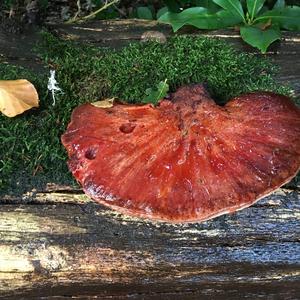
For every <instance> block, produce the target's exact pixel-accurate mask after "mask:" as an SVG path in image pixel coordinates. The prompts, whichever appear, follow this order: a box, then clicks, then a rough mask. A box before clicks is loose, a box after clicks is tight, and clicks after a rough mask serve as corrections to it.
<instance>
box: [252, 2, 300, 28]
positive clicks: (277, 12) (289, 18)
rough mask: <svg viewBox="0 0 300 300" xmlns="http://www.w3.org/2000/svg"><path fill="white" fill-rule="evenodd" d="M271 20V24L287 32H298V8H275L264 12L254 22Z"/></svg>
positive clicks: (299, 25) (299, 22) (299, 11)
mask: <svg viewBox="0 0 300 300" xmlns="http://www.w3.org/2000/svg"><path fill="white" fill-rule="evenodd" d="M269 19H271V21H272V24H278V25H279V27H281V28H284V29H287V30H300V7H299V6H286V7H283V8H275V9H272V10H269V11H267V12H265V13H264V14H262V15H260V16H259V17H257V18H256V21H267V20H269Z"/></svg>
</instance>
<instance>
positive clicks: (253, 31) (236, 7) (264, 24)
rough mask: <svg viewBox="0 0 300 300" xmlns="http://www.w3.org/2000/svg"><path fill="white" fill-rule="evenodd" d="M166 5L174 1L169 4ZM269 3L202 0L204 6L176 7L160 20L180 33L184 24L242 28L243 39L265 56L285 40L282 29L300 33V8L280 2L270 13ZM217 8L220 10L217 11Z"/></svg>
mask: <svg viewBox="0 0 300 300" xmlns="http://www.w3.org/2000/svg"><path fill="white" fill-rule="evenodd" d="M165 2H166V4H168V2H170V1H165ZM265 2H266V0H246V1H239V0H212V1H198V3H199V4H201V6H197V7H190V8H187V9H184V10H183V11H181V12H174V7H173V6H174V5H173V6H172V7H170V8H169V7H168V11H167V12H166V13H164V14H163V15H161V16H160V17H159V21H161V22H164V23H168V24H171V25H172V28H173V31H177V30H178V29H180V28H181V27H183V26H184V25H192V26H195V27H197V28H199V29H220V28H226V27H230V26H236V25H239V27H240V34H241V37H242V39H243V40H244V41H245V42H246V43H248V44H250V45H251V46H253V47H256V48H258V49H259V50H260V51H261V52H262V53H265V52H266V51H267V49H268V47H269V46H270V44H272V43H273V42H274V41H276V40H279V39H280V37H281V32H280V29H286V30H300V7H299V6H287V5H286V4H285V1H284V0H277V1H276V3H275V4H274V6H273V8H272V9H271V10H269V9H268V8H267V7H266V6H265ZM216 5H217V7H218V8H216Z"/></svg>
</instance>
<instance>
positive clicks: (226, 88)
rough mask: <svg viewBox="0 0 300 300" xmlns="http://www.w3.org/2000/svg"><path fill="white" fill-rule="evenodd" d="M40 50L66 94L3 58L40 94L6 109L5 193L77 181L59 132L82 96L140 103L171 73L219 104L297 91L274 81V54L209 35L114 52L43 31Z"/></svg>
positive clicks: (1, 184)
mask: <svg viewBox="0 0 300 300" xmlns="http://www.w3.org/2000/svg"><path fill="white" fill-rule="evenodd" d="M36 51H37V52H38V53H39V55H40V56H41V57H42V58H43V60H44V61H45V64H46V65H47V66H49V69H50V68H54V69H55V70H56V74H57V76H56V79H57V81H58V83H59V86H60V88H61V89H62V90H63V93H60V94H57V96H56V104H55V105H54V106H53V105H52V98H51V95H50V93H49V92H48V91H47V82H48V77H47V76H46V75H39V74H33V73H31V72H29V71H28V70H25V69H22V68H20V67H14V66H12V65H8V64H4V63H1V64H0V79H17V78H26V79H28V80H30V81H31V82H32V83H33V84H34V85H35V86H36V87H37V89H38V92H39V95H40V108H38V109H34V110H30V111H28V112H26V113H24V114H23V115H20V116H17V117H15V118H11V119H10V118H7V117H5V116H3V115H1V116H0V145H1V149H0V173H1V176H0V190H1V192H4V193H9V192H14V193H16V192H22V191H24V190H25V189H26V188H28V187H30V186H31V187H32V186H36V187H38V186H40V185H42V184H44V183H46V182H56V183H61V184H75V183H74V181H73V179H72V177H71V175H70V173H69V172H68V170H67V166H66V160H67V156H66V153H65V151H64V148H63V146H62V145H61V143H60V136H61V134H62V133H63V132H64V130H65V128H66V126H67V124H68V122H69V120H70V115H71V112H72V110H73V108H74V107H76V106H77V105H79V104H81V103H85V102H94V101H97V100H100V99H101V98H106V97H117V98H120V99H122V100H125V101H127V102H137V103H138V102H141V101H142V99H143V98H144V97H145V91H146V89H147V88H151V87H155V86H156V85H157V84H158V83H159V82H160V81H164V80H165V79H167V80H168V84H169V85H170V91H174V90H175V89H176V88H177V87H178V86H180V85H183V84H187V83H197V82H205V83H206V84H207V86H208V89H209V91H210V93H211V94H212V95H213V96H214V97H215V98H216V99H217V100H218V101H219V103H220V104H222V103H225V102H226V101H227V100H228V99H230V98H231V97H233V96H236V95H238V94H240V93H243V92H248V91H254V90H270V91H275V92H279V93H282V94H290V92H291V90H290V89H289V88H288V87H285V86H281V85H280V84H278V83H277V82H276V81H275V80H274V76H275V74H276V72H277V69H276V67H275V66H273V65H272V64H271V63H270V62H269V61H268V60H266V59H263V58H261V57H255V56H254V55H251V54H245V53H239V52H237V51H236V50H234V49H233V48H232V47H231V46H229V45H228V44H226V43H225V42H222V41H219V40H215V39H209V38H201V37H174V38H171V39H169V40H168V42H167V43H165V44H159V43H156V42H147V43H135V44H132V45H129V46H127V47H126V48H123V49H121V50H119V51H114V50H108V49H99V48H93V47H91V46H87V45H78V44H74V43H71V42H64V41H61V40H58V39H56V38H55V37H53V36H52V35H50V34H48V33H44V34H43V43H42V44H40V45H39V47H38V48H37V49H36Z"/></svg>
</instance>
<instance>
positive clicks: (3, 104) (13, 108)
mask: <svg viewBox="0 0 300 300" xmlns="http://www.w3.org/2000/svg"><path fill="white" fill-rule="evenodd" d="M38 106H39V97H38V93H37V91H36V89H35V87H34V86H33V84H32V83H30V82H29V81H28V80H26V79H19V80H0V111H1V112H2V113H3V114H4V115H6V116H7V117H14V116H16V115H19V114H21V113H23V112H24V111H25V110H28V109H30V108H32V107H38Z"/></svg>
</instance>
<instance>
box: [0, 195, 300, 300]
mask: <svg viewBox="0 0 300 300" xmlns="http://www.w3.org/2000/svg"><path fill="white" fill-rule="evenodd" d="M48 194H51V193H48ZM64 194H65V198H66V199H67V200H64ZM37 196H38V195H37ZM77 197H78V198H80V199H81V201H80V202H78V201H77V200H78V199H77V198H76V197H75V198H70V197H69V195H68V194H67V193H60V194H58V193H56V194H55V193H54V194H53V195H51V197H49V198H47V199H46V201H45V198H44V197H42V199H43V200H42V201H40V200H39V197H37V198H36V199H35V200H34V199H33V202H32V203H31V204H30V205H28V204H27V205H24V204H13V205H12V204H7V205H2V206H0V295H2V296H3V297H5V299H6V298H8V297H16V295H22V296H24V297H28V298H30V297H33V296H39V295H44V296H45V297H48V296H49V297H50V296H62V295H66V294H67V295H74V296H78V295H83V294H85V295H89V296H91V295H100V296H101V297H103V298H105V295H106V296H107V295H110V296H111V297H112V299H117V298H118V297H121V296H125V295H131V296H132V297H133V298H134V299H139V295H144V296H143V297H145V299H147V298H149V299H150V298H151V297H154V296H155V297H162V298H163V299H168V298H174V297H175V298H178V299H184V298H188V299H193V297H194V299H197V297H200V296H201V297H207V298H209V297H211V296H212V294H213V295H216V298H218V297H220V298H221V297H222V295H223V293H224V292H226V293H229V294H230V295H231V296H232V297H233V298H234V297H238V296H239V295H241V293H243V292H244V293H247V294H249V293H250V294H251V295H252V296H253V297H254V298H258V297H263V296H266V295H268V294H269V293H271V295H272V293H274V297H275V295H277V294H278V295H282V297H283V298H284V297H288V299H290V298H291V299H292V298H293V297H296V294H297V293H298V292H299V278H300V277H299V275H300V268H299V262H300V243H299V241H300V220H299V217H300V205H299V194H298V193H297V192H295V191H290V190H283V189H281V190H278V191H277V192H276V193H275V194H273V195H271V196H269V197H267V198H265V199H264V200H261V201H260V202H258V203H257V204H256V205H254V206H252V207H250V208H248V209H245V210H242V211H240V212H237V213H235V214H232V215H229V216H221V217H219V218H217V219H215V220H211V221H208V222H204V223H201V224H198V223H194V224H177V225H176V224H168V223H162V222H150V221H146V220H141V219H136V218H131V217H128V216H125V215H122V214H119V213H116V212H114V211H112V210H109V209H106V208H104V207H103V206H101V205H98V204H96V203H93V202H91V201H90V200H88V199H87V198H86V196H84V195H82V194H79V195H77ZM71 199H73V202H72V201H71ZM78 203H80V204H78ZM50 287H51V288H50ZM83 289H84V292H83ZM250 294H249V295H250ZM162 295H163V296H162ZM100 296H99V297H100ZM101 297H100V298H101ZM155 299H156V298H155ZM271 299H272V298H271Z"/></svg>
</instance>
